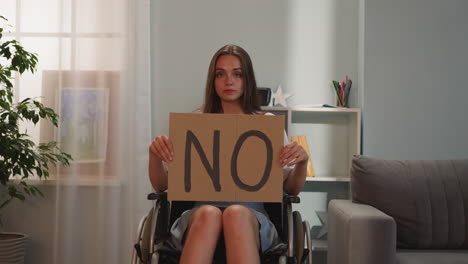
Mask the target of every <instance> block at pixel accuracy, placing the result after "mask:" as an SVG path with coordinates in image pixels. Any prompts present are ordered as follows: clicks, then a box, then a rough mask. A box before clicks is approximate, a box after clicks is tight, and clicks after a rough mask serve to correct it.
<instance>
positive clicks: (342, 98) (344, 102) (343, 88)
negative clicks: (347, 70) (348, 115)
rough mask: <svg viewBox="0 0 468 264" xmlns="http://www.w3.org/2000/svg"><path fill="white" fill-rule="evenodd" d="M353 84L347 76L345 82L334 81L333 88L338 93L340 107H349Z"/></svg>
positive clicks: (337, 103) (337, 101)
mask: <svg viewBox="0 0 468 264" xmlns="http://www.w3.org/2000/svg"><path fill="white" fill-rule="evenodd" d="M352 84H353V82H352V81H351V80H350V79H349V78H348V76H346V79H345V80H344V81H341V82H338V81H335V80H333V88H334V89H335V92H336V105H337V106H338V107H348V99H349V92H350V91H351V86H352Z"/></svg>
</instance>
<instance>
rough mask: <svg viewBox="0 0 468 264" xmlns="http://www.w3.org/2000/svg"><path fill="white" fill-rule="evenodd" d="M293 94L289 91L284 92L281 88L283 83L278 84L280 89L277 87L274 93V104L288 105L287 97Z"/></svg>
mask: <svg viewBox="0 0 468 264" xmlns="http://www.w3.org/2000/svg"><path fill="white" fill-rule="evenodd" d="M291 96H292V94H288V93H283V88H281V85H278V89H276V91H275V93H274V94H273V105H274V106H277V105H282V106H284V107H286V106H288V104H287V103H286V99H288V98H289V97H291Z"/></svg>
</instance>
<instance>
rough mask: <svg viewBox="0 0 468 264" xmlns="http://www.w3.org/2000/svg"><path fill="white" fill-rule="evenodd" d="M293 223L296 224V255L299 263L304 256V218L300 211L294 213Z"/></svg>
mask: <svg viewBox="0 0 468 264" xmlns="http://www.w3.org/2000/svg"><path fill="white" fill-rule="evenodd" d="M293 223H294V243H293V245H294V255H295V257H296V260H297V263H300V262H301V261H302V255H303V254H304V228H303V226H302V217H301V214H300V213H299V212H298V211H294V212H293Z"/></svg>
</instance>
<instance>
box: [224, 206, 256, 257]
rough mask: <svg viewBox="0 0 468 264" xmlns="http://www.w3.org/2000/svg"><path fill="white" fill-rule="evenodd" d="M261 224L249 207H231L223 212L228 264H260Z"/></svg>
mask: <svg viewBox="0 0 468 264" xmlns="http://www.w3.org/2000/svg"><path fill="white" fill-rule="evenodd" d="M258 229H259V224H258V221H257V217H256V216H255V214H254V213H253V212H252V211H251V210H250V209H249V208H247V207H245V206H241V205H231V206H229V207H228V208H226V210H224V212H223V232H224V242H225V244H226V258H227V262H228V263H244V264H250V263H252V264H255V263H260V256H259V254H258V252H259V247H260V238H259V231H258Z"/></svg>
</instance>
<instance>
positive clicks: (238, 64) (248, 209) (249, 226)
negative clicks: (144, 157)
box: [149, 45, 308, 263]
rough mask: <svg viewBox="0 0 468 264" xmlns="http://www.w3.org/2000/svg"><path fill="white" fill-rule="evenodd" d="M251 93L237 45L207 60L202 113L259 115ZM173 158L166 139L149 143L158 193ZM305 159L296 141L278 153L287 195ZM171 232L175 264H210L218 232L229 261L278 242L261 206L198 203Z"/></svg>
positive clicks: (251, 257)
mask: <svg viewBox="0 0 468 264" xmlns="http://www.w3.org/2000/svg"><path fill="white" fill-rule="evenodd" d="M256 89H257V86H256V81H255V75H254V71H253V66H252V61H251V60H250V57H249V55H248V54H247V52H246V51H245V50H244V49H242V48H241V47H239V46H235V45H226V46H224V47H222V48H221V49H220V50H218V51H217V52H216V53H215V54H214V56H213V58H212V60H211V63H210V66H209V69H208V78H207V82H206V91H205V104H204V107H203V113H220V114H223V113H224V114H263V113H262V112H260V107H259V105H258V101H257V91H256ZM286 142H287V139H286ZM173 155H174V153H173V146H172V143H171V141H170V140H169V138H168V137H167V136H165V135H161V136H158V137H156V138H155V139H154V141H153V142H152V143H151V145H150V162H149V174H150V181H151V184H152V185H153V187H154V189H155V190H156V191H158V192H162V191H165V190H166V189H167V171H166V170H165V163H167V162H171V161H172V158H173ZM307 160H308V156H307V153H306V152H305V151H304V149H303V148H302V147H301V146H300V145H299V144H297V143H296V142H292V143H289V144H287V145H285V146H284V148H283V149H282V151H281V153H280V157H279V161H278V162H280V164H281V166H283V167H290V168H292V169H289V170H286V171H287V173H286V175H285V177H284V178H285V179H284V182H283V186H284V191H285V192H286V193H289V194H294V195H297V194H298V193H299V192H300V191H301V189H302V187H303V185H304V182H305V175H306V168H307ZM292 166H293V167H292ZM220 208H221V209H220ZM171 230H172V234H173V236H172V238H171V240H170V244H171V245H172V246H174V247H175V248H180V249H182V248H183V250H182V255H181V258H180V263H211V261H212V259H213V255H214V251H215V248H216V244H217V241H218V238H219V235H220V233H221V232H223V235H224V241H225V246H226V258H227V261H228V263H260V256H259V251H262V252H264V251H266V250H267V249H268V248H270V247H271V246H274V245H275V244H276V243H278V241H279V239H278V235H277V233H276V230H275V228H274V226H273V224H272V223H271V222H270V221H269V219H268V217H267V216H266V213H265V211H264V209H263V203H216V202H212V203H206V202H204V203H202V202H198V203H196V205H195V207H194V209H192V210H189V211H186V212H184V213H183V214H182V216H181V217H180V218H179V219H178V220H177V221H176V222H175V223H174V225H173V227H172V229H171ZM259 234H260V235H259Z"/></svg>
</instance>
